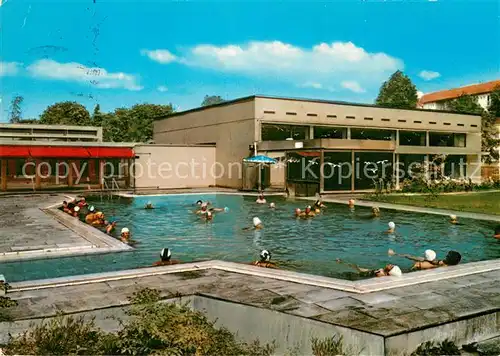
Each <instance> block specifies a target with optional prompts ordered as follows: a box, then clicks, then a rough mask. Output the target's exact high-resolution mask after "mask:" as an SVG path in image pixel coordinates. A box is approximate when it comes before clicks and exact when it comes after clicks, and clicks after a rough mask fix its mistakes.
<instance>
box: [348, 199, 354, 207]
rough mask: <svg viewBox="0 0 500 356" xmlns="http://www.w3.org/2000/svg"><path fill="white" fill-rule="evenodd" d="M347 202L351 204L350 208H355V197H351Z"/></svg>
mask: <svg viewBox="0 0 500 356" xmlns="http://www.w3.org/2000/svg"><path fill="white" fill-rule="evenodd" d="M347 204H348V205H349V208H351V209H353V208H354V199H349V201H348V202H347Z"/></svg>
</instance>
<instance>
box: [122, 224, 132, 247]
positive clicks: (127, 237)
mask: <svg viewBox="0 0 500 356" xmlns="http://www.w3.org/2000/svg"><path fill="white" fill-rule="evenodd" d="M120 240H121V241H122V242H124V243H126V244H128V243H130V230H129V229H128V227H124V228H123V229H122V231H121V234H120Z"/></svg>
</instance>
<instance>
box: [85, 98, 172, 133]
mask: <svg viewBox="0 0 500 356" xmlns="http://www.w3.org/2000/svg"><path fill="white" fill-rule="evenodd" d="M94 111H95V110H94ZM173 112H174V108H173V107H172V104H168V105H156V104H137V105H134V106H133V107H132V108H130V109H127V108H118V109H116V110H115V112H114V113H113V114H104V115H103V117H102V119H103V121H102V126H103V131H104V139H105V140H106V141H112V142H148V141H149V140H151V139H152V138H153V121H154V120H157V119H162V118H165V117H166V116H168V115H170V114H172V113H173Z"/></svg>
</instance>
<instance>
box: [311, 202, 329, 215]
mask: <svg viewBox="0 0 500 356" xmlns="http://www.w3.org/2000/svg"><path fill="white" fill-rule="evenodd" d="M324 208H326V205H325V204H323V202H322V201H321V198H320V199H318V200H316V203H314V205H313V209H314V212H315V213H316V214H319V213H321V209H324Z"/></svg>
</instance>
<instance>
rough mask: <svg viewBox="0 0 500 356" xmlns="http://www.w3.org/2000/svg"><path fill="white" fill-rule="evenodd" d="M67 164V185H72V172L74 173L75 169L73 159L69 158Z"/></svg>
mask: <svg viewBox="0 0 500 356" xmlns="http://www.w3.org/2000/svg"><path fill="white" fill-rule="evenodd" d="M68 166H69V168H68V187H72V186H73V184H74V178H73V174H74V170H75V161H73V160H69V161H68Z"/></svg>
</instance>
